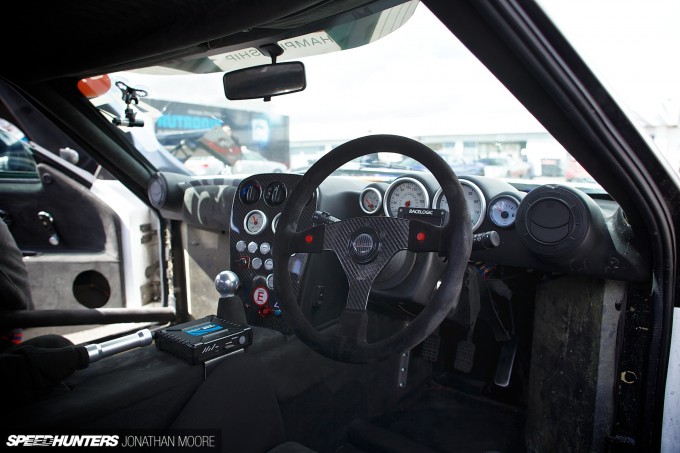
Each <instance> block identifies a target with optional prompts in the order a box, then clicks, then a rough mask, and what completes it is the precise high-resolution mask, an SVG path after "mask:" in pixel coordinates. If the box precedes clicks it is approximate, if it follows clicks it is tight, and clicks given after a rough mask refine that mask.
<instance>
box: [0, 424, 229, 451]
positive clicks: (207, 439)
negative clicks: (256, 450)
mask: <svg viewBox="0 0 680 453" xmlns="http://www.w3.org/2000/svg"><path fill="white" fill-rule="evenodd" d="M134 432H135V433H134V434H133V433H132V432H131V431H126V432H119V433H116V434H9V435H5V436H0V439H3V438H4V439H6V441H5V442H4V445H5V446H6V447H13V448H16V447H18V448H22V447H62V448H77V449H80V450H81V451H83V450H86V451H91V449H93V448H104V449H106V451H109V452H120V451H122V452H125V451H140V450H147V449H156V450H157V451H159V452H160V451H163V452H165V451H172V450H174V451H177V452H183V451H189V452H196V453H198V452H215V451H220V450H221V439H220V435H219V431H218V430H211V429H206V430H203V429H202V430H171V431H163V432H159V431H156V432H142V431H137V430H134ZM2 444H3V442H2V440H0V446H1V445H2Z"/></svg>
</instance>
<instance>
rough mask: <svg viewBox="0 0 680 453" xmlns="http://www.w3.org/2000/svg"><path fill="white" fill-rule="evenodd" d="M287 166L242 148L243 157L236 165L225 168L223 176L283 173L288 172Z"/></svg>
mask: <svg viewBox="0 0 680 453" xmlns="http://www.w3.org/2000/svg"><path fill="white" fill-rule="evenodd" d="M287 170H288V167H287V166H286V164H283V163H281V162H276V161H273V160H269V159H267V158H266V157H264V156H263V155H262V154H260V153H259V152H257V151H253V150H251V149H248V148H247V147H245V146H242V147H241V155H240V156H239V159H238V160H236V161H235V162H234V164H233V165H232V166H231V167H229V166H227V167H225V168H224V170H223V171H222V173H223V174H228V173H232V174H253V173H282V172H284V171H287Z"/></svg>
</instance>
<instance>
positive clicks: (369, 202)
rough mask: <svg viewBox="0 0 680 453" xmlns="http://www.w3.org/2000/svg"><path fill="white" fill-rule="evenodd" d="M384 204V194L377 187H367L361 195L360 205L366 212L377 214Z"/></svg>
mask: <svg viewBox="0 0 680 453" xmlns="http://www.w3.org/2000/svg"><path fill="white" fill-rule="evenodd" d="M381 204H382V194H381V193H380V191H379V190H378V189H376V188H375V187H366V188H365V189H364V190H363V191H362V192H361V194H360V195H359V206H360V207H361V210H362V211H364V212H365V213H366V214H375V213H376V212H378V209H380V205H381Z"/></svg>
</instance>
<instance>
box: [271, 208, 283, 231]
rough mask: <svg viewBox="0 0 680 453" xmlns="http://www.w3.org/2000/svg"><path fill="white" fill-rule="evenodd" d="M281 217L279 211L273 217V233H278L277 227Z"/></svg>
mask: <svg viewBox="0 0 680 453" xmlns="http://www.w3.org/2000/svg"><path fill="white" fill-rule="evenodd" d="M280 218H281V213H280V212H279V213H278V214H276V215H275V216H274V218H273V219H272V233H276V227H277V226H279V219H280Z"/></svg>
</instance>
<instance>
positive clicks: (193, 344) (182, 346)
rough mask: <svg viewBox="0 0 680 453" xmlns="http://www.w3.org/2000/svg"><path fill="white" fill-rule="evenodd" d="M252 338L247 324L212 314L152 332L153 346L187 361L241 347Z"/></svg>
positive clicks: (201, 360)
mask: <svg viewBox="0 0 680 453" xmlns="http://www.w3.org/2000/svg"><path fill="white" fill-rule="evenodd" d="M252 342H253V331H252V329H251V328H250V326H246V325H243V324H239V323H235V322H232V321H227V320H225V319H221V318H218V317H217V316H215V315H210V316H206V317H204V318H201V319H197V320H195V321H190V322H186V323H183V324H178V325H176V326H172V327H168V328H167V329H162V330H159V331H158V332H156V347H157V348H158V349H161V350H163V351H167V352H170V353H171V354H174V355H176V356H178V357H181V358H182V359H184V360H186V361H188V362H189V363H191V364H198V363H202V362H205V361H206V360H210V359H213V358H215V357H219V356H221V355H224V354H228V353H230V352H233V351H237V350H239V349H244V348H246V347H247V346H249V345H250V344H251V343H252Z"/></svg>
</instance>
